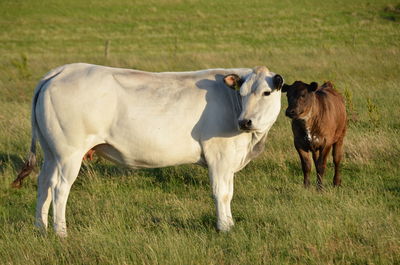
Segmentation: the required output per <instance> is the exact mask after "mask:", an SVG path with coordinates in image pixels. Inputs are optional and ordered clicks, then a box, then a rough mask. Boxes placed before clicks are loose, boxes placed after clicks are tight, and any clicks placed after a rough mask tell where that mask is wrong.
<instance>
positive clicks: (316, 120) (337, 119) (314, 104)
mask: <svg viewBox="0 0 400 265" xmlns="http://www.w3.org/2000/svg"><path fill="white" fill-rule="evenodd" d="M282 92H287V94H286V95H287V99H288V104H289V106H288V108H287V109H286V116H288V117H289V118H291V119H292V131H293V135H294V146H295V147H296V150H297V152H298V153H299V156H300V160H301V166H302V169H303V174H304V186H306V187H308V186H310V179H309V177H310V171H311V160H310V156H309V152H311V153H312V157H313V160H314V164H315V168H316V170H317V185H318V186H317V187H318V188H319V189H321V188H322V177H323V176H324V173H325V168H326V160H327V157H328V154H329V151H330V150H331V148H332V149H333V150H332V155H333V163H334V164H335V175H334V178H333V185H334V186H338V185H340V184H341V181H342V180H341V177H340V172H339V164H340V161H341V160H342V157H343V139H344V136H345V134H346V123H347V118H346V108H345V104H344V100H343V97H342V96H341V95H340V94H339V93H338V92H337V91H335V90H334V89H333V86H332V84H331V83H330V82H327V83H325V84H323V85H322V86H320V87H318V84H317V83H316V82H312V83H311V84H306V83H303V82H301V81H296V82H294V83H293V84H292V85H286V84H285V85H284V86H283V88H282Z"/></svg>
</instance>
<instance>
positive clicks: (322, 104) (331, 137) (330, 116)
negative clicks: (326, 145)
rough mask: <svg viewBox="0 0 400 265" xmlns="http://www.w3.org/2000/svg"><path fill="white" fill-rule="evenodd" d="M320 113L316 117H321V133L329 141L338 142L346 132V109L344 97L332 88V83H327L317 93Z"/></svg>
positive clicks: (318, 118)
mask: <svg viewBox="0 0 400 265" xmlns="http://www.w3.org/2000/svg"><path fill="white" fill-rule="evenodd" d="M316 95H317V100H318V105H319V111H318V112H317V113H315V114H314V115H317V116H319V117H317V118H316V120H317V121H318V120H319V127H320V131H321V132H322V133H323V134H324V135H325V136H326V137H327V138H328V139H327V140H328V141H331V142H336V141H337V140H338V139H339V138H341V137H343V136H344V134H345V132H346V123H347V116H346V107H345V103H344V99H343V97H342V95H340V94H339V93H338V92H337V91H336V90H334V89H333V88H332V85H331V84H330V83H325V84H324V85H322V87H321V88H319V89H318V90H317V91H316Z"/></svg>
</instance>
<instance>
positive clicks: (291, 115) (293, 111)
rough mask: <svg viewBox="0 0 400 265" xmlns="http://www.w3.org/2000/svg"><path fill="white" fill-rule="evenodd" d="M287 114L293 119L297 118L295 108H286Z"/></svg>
mask: <svg viewBox="0 0 400 265" xmlns="http://www.w3.org/2000/svg"><path fill="white" fill-rule="evenodd" d="M285 115H286V116H287V117H289V118H291V119H293V118H296V116H297V114H296V111H295V110H294V109H286V112H285Z"/></svg>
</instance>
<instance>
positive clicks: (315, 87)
mask: <svg viewBox="0 0 400 265" xmlns="http://www.w3.org/2000/svg"><path fill="white" fill-rule="evenodd" d="M317 88H318V83H317V82H311V84H310V85H309V86H308V90H309V91H312V92H314V91H315V90H317Z"/></svg>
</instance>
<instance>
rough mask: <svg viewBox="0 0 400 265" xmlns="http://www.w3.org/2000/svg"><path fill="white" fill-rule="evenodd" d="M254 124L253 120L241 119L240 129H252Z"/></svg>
mask: <svg viewBox="0 0 400 265" xmlns="http://www.w3.org/2000/svg"><path fill="white" fill-rule="evenodd" d="M252 124H253V123H252V121H251V120H247V119H244V120H240V121H239V127H240V129H241V130H245V131H247V130H250V129H251V126H252Z"/></svg>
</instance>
